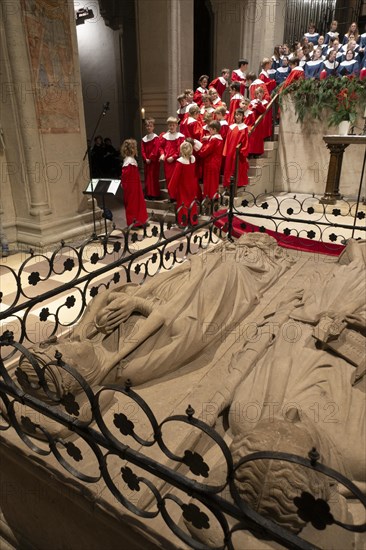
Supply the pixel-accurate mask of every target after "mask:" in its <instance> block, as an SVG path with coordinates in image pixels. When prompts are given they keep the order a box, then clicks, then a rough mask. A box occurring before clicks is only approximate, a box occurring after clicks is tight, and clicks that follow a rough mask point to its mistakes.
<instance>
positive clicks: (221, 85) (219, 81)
mask: <svg viewBox="0 0 366 550" xmlns="http://www.w3.org/2000/svg"><path fill="white" fill-rule="evenodd" d="M228 86H229V83H228V81H227V80H225V78H224V77H223V76H218V77H217V78H215V79H214V80H213V81H212V82H210V84H209V86H208V87H209V88H215V90H216V91H217V93H218V94H219V96H220V97H222V96H223V95H224V92H225V90H226V88H227V87H228Z"/></svg>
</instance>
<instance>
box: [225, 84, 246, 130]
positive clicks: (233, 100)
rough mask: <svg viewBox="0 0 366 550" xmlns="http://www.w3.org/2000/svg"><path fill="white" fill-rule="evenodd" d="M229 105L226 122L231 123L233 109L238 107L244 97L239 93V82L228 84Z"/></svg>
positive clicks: (233, 113) (232, 120)
mask: <svg viewBox="0 0 366 550" xmlns="http://www.w3.org/2000/svg"><path fill="white" fill-rule="evenodd" d="M229 90H230V106H229V116H228V119H227V121H228V123H229V124H233V122H234V115H235V111H236V110H237V109H238V108H239V105H240V102H241V100H242V99H243V98H244V97H243V96H242V94H241V93H240V82H232V83H231V84H230V88H229Z"/></svg>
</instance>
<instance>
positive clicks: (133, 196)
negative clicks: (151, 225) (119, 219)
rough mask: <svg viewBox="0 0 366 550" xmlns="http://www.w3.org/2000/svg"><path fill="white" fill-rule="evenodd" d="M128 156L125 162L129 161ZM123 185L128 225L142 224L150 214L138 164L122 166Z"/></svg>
mask: <svg viewBox="0 0 366 550" xmlns="http://www.w3.org/2000/svg"><path fill="white" fill-rule="evenodd" d="M128 158H129V157H128ZM128 158H127V159H125V162H126V160H127V161H128ZM131 162H133V161H131ZM135 162H136V161H135ZM121 185H122V189H123V198H124V203H125V209H126V220H127V225H131V224H134V225H142V224H144V223H146V222H147V218H148V215H147V210H146V204H145V199H144V194H143V192H142V187H141V181H140V174H139V169H138V167H137V165H136V164H134V163H131V164H127V165H126V166H123V167H122V174H121Z"/></svg>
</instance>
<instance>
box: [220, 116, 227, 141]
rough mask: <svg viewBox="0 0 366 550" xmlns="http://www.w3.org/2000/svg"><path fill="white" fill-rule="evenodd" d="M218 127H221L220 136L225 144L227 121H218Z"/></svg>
mask: <svg viewBox="0 0 366 550" xmlns="http://www.w3.org/2000/svg"><path fill="white" fill-rule="evenodd" d="M220 126H221V129H220V135H221V137H222V139H223V140H224V142H225V140H226V136H227V134H228V132H229V125H228V123H227V120H220Z"/></svg>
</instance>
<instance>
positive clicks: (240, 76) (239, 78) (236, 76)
mask: <svg viewBox="0 0 366 550" xmlns="http://www.w3.org/2000/svg"><path fill="white" fill-rule="evenodd" d="M231 82H240V93H241V94H242V95H244V92H245V84H246V74H245V73H243V71H242V70H241V69H235V70H234V71H233V72H232V73H231Z"/></svg>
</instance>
